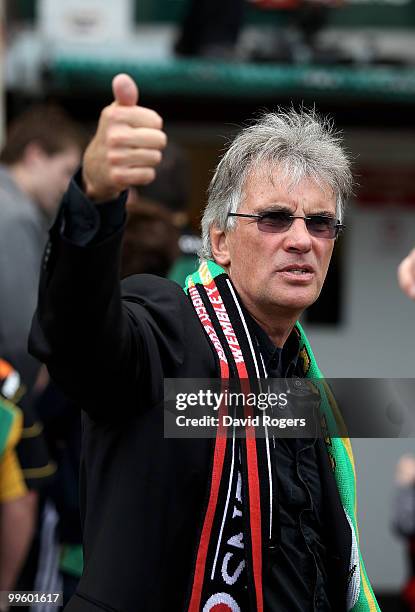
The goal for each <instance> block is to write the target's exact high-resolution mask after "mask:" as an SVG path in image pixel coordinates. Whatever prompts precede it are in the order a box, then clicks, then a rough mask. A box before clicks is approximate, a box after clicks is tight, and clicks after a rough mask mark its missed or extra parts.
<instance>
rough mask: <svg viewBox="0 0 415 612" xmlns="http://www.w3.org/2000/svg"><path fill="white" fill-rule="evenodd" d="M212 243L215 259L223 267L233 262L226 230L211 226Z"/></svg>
mask: <svg viewBox="0 0 415 612" xmlns="http://www.w3.org/2000/svg"><path fill="white" fill-rule="evenodd" d="M210 244H211V247H212V255H213V259H214V260H215V261H216V263H217V264H219V265H220V266H222V267H223V268H227V267H228V266H229V265H230V263H231V257H230V253H229V246H228V236H227V234H226V232H225V231H224V230H221V229H219V228H217V227H215V226H212V227H211V228H210Z"/></svg>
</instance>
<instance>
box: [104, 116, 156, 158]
mask: <svg viewBox="0 0 415 612" xmlns="http://www.w3.org/2000/svg"><path fill="white" fill-rule="evenodd" d="M166 144H167V136H166V134H165V133H164V132H162V131H160V130H154V129H150V128H130V127H126V126H122V125H121V126H114V127H113V128H112V129H109V130H108V134H107V146H108V148H109V150H110V151H111V150H118V149H126V148H130V147H135V148H142V149H155V150H156V151H162V150H163V149H164V148H165V147H166ZM159 161H160V160H159Z"/></svg>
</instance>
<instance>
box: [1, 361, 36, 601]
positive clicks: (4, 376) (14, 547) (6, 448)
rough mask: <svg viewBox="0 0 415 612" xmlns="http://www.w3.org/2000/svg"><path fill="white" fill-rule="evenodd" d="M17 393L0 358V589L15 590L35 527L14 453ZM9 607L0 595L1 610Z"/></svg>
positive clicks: (15, 380) (15, 379) (18, 429)
mask: <svg viewBox="0 0 415 612" xmlns="http://www.w3.org/2000/svg"><path fill="white" fill-rule="evenodd" d="M20 393H21V385H20V376H19V375H18V373H17V372H16V371H15V370H14V369H13V368H12V367H11V366H10V364H8V363H7V362H6V361H4V360H2V359H0V592H1V591H11V590H14V589H16V587H17V582H18V578H19V575H20V572H21V570H22V568H23V566H24V563H25V562H26V558H27V555H28V552H29V550H30V546H31V542H32V538H33V535H34V532H35V526H36V496H35V494H34V492H33V491H30V490H29V489H28V487H27V483H26V481H25V476H24V474H23V469H22V465H21V463H20V461H19V457H18V453H17V447H18V445H19V443H20V441H21V437H22V432H23V415H22V413H21V411H20V409H19V408H17V406H16V405H15V404H14V403H13V402H12V401H11V400H12V399H13V398H16V399H17V398H19V397H20ZM28 468H30V466H29V465H28V464H26V469H28ZM8 607H9V602H8V601H7V600H6V599H1V597H0V610H1V612H3V611H4V610H7V609H8Z"/></svg>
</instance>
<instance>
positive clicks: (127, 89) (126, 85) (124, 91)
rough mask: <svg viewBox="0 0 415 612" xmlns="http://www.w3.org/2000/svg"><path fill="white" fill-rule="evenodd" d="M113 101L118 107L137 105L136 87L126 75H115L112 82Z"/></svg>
mask: <svg viewBox="0 0 415 612" xmlns="http://www.w3.org/2000/svg"><path fill="white" fill-rule="evenodd" d="M112 93H113V95H114V101H115V102H116V104H118V105H120V106H136V105H137V104H138V87H137V85H136V84H135V82H134V81H133V79H132V78H131V77H130V76H128V74H117V76H116V77H114V79H113V80H112Z"/></svg>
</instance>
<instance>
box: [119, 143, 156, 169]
mask: <svg viewBox="0 0 415 612" xmlns="http://www.w3.org/2000/svg"><path fill="white" fill-rule="evenodd" d="M161 158H162V154H161V151H156V150H154V149H136V148H125V149H117V150H116V151H111V152H109V153H108V161H109V163H110V164H111V165H113V166H115V165H117V164H118V165H120V166H125V167H126V168H129V167H130V168H134V167H145V166H148V167H150V168H154V167H155V166H158V164H159V163H160V162H161Z"/></svg>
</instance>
